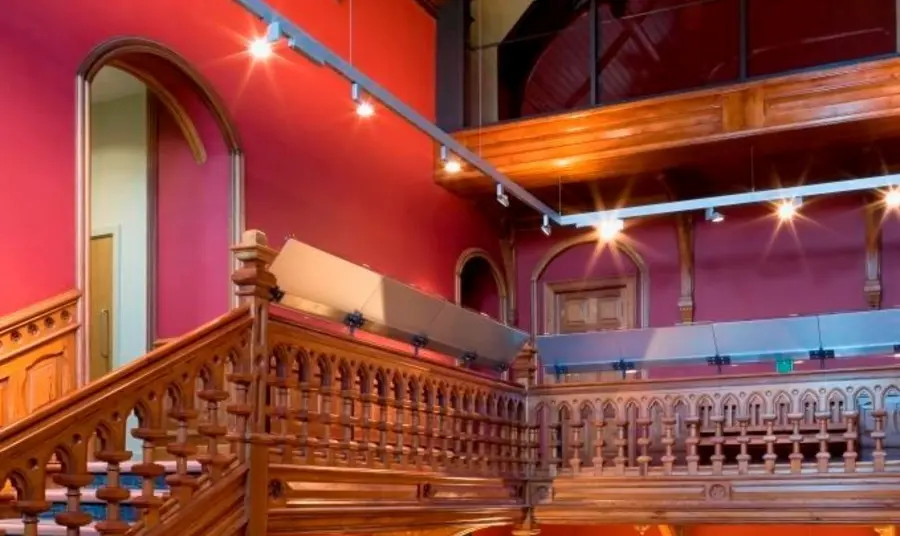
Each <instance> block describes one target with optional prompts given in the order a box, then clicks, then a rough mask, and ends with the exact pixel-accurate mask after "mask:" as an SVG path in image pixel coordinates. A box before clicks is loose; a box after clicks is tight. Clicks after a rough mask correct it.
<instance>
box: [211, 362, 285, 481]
mask: <svg viewBox="0 0 900 536" xmlns="http://www.w3.org/2000/svg"><path fill="white" fill-rule="evenodd" d="M224 372H225V371H224V368H222V366H221V364H218V365H217V366H216V367H215V368H214V369H213V371H212V372H211V375H212V377H211V378H207V379H206V381H207V385H205V386H204V389H202V390H201V391H200V392H199V393H197V397H198V398H200V400H202V401H204V402H205V403H206V422H203V423H201V424H200V425H199V426H198V427H197V432H198V433H199V434H200V435H202V436H204V437H205V438H206V452H205V453H203V454H201V455H199V456H198V457H197V460H198V461H199V462H200V464H201V465H202V466H203V469H204V471H205V472H206V474H208V475H209V476H210V478H211V479H212V481H213V482H216V481H218V480H219V478H220V477H221V476H222V472H223V471H224V470H225V468H226V467H227V466H228V465H229V464H230V463H231V461H232V460H233V457H232V456H230V455H228V454H223V453H222V452H220V450H219V445H220V443H221V442H222V439H223V438H224V437H225V436H226V435H227V434H228V427H227V426H225V425H224V424H222V423H220V422H219V416H220V415H221V412H220V409H221V408H220V406H221V404H222V402H225V401H226V400H228V391H226V390H225V389H224V377H223V375H224ZM281 396H282V402H281V404H280V405H279V407H280V408H281V409H282V413H281V415H283V416H286V415H287V412H288V407H287V400H286V399H287V392H286V389H283V390H282V393H281ZM284 421H285V419H284V418H282V426H283V429H284V431H285V432H286V431H287V424H286V423H285V422H284ZM284 435H286V434H284ZM287 450H290V448H289V447H288V448H287Z"/></svg>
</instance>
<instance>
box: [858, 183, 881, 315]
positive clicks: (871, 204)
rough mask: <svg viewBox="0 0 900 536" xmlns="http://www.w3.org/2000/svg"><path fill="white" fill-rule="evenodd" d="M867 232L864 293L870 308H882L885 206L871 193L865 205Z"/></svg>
mask: <svg viewBox="0 0 900 536" xmlns="http://www.w3.org/2000/svg"><path fill="white" fill-rule="evenodd" d="M863 217H864V218H865V233H866V282H865V284H864V285H863V293H864V294H865V297H866V304H867V305H868V306H869V309H881V289H882V287H881V220H882V218H883V217H884V207H883V205H882V203H881V201H880V200H876V199H874V197H873V196H871V195H869V196H866V197H865V204H864V207H863Z"/></svg>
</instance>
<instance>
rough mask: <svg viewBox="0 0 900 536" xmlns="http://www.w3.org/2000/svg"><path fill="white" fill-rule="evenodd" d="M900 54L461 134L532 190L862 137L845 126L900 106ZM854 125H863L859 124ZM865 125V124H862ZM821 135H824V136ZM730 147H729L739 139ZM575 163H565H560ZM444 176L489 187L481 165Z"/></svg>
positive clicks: (450, 181) (449, 181) (467, 187)
mask: <svg viewBox="0 0 900 536" xmlns="http://www.w3.org/2000/svg"><path fill="white" fill-rule="evenodd" d="M898 76H900V59H898V58H891V59H885V60H880V61H870V62H863V63H857V64H854V65H847V66H841V67H836V68H832V69H822V70H810V71H806V72H801V73H795V74H791V75H787V76H780V77H774V78H769V79H765V80H758V81H753V82H747V83H741V84H735V85H732V86H727V87H716V88H708V89H702V90H698V91H690V92H685V93H679V94H674V95H667V96H662V97H655V98H649V99H641V100H638V101H634V102H628V103H622V104H615V105H610V106H602V107H598V108H592V109H589V110H578V111H574V112H568V113H560V114H555V115H551V116H545V117H537V118H532V119H525V120H518V121H510V122H505V123H501V124H496V125H489V126H486V127H480V128H478V129H468V130H464V131H461V132H457V133H454V136H455V137H456V139H457V140H459V141H460V143H462V144H463V145H465V146H467V147H469V148H474V147H477V148H478V154H479V156H481V158H483V159H485V160H486V161H488V162H490V163H491V165H493V166H494V167H495V168H496V169H497V170H498V171H500V172H501V173H503V174H505V175H506V176H507V177H509V178H510V179H512V180H514V181H515V182H516V183H518V184H519V185H520V186H522V187H523V188H526V189H530V188H539V187H542V186H551V185H553V186H556V185H557V184H558V183H559V181H560V180H562V181H564V182H581V181H585V182H586V181H591V182H593V181H596V180H598V179H602V178H605V177H622V176H629V175H632V174H638V173H647V172H651V171H662V170H665V169H670V168H672V167H676V166H683V165H689V164H691V163H695V162H701V161H703V160H704V159H705V158H706V153H705V152H704V151H703V149H702V148H699V147H698V146H701V147H702V146H703V145H708V144H713V143H719V142H728V141H732V140H742V139H743V140H747V141H746V142H740V141H739V142H737V145H736V146H739V147H741V148H743V147H745V146H746V145H748V144H749V143H750V141H749V140H750V138H752V137H757V136H760V135H778V134H780V133H784V132H788V131H797V130H802V129H809V128H813V127H822V126H829V127H832V128H826V129H820V130H817V131H816V134H815V137H816V138H819V139H820V140H822V141H823V142H824V140H826V139H828V137H830V136H832V135H834V136H835V137H834V138H833V139H835V140H839V139H846V138H847V137H848V136H850V137H851V139H852V136H853V132H850V131H849V130H848V129H847V128H834V127H833V126H836V125H840V124H850V123H853V122H862V121H868V122H870V123H872V122H876V121H881V122H880V123H879V125H881V126H882V127H884V128H891V129H892V128H893V127H892V126H891V125H889V124H888V123H887V121H885V120H886V119H889V118H891V117H894V116H896V115H898V114H900V99H898V96H900V84H897V78H898ZM854 132H855V131H854ZM860 132H862V129H860ZM817 143H818V141H817ZM736 146H730V147H736ZM562 162H565V163H566V165H565V166H562V167H561V165H560V164H561V163H562ZM435 180H436V181H437V182H438V183H440V184H441V185H443V186H445V187H447V188H449V189H452V190H454V191H458V192H464V193H472V194H475V193H479V194H480V193H485V194H486V193H488V192H489V191H490V190H492V189H493V188H494V184H493V182H492V181H487V180H484V178H483V175H481V174H480V173H478V172H476V171H475V170H473V169H464V170H462V171H461V172H459V173H454V174H448V173H446V172H445V171H444V170H443V169H442V168H441V167H440V166H439V165H438V163H436V164H435Z"/></svg>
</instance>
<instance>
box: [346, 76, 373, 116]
mask: <svg viewBox="0 0 900 536" xmlns="http://www.w3.org/2000/svg"><path fill="white" fill-rule="evenodd" d="M350 98H352V99H353V102H355V103H356V115H358V116H360V117H372V116H373V115H375V107H374V106H372V103H371V102H369V99H367V98H365V97H364V96H363V94H362V90H361V89H360V87H359V84H357V83H356V82H353V84H351V85H350Z"/></svg>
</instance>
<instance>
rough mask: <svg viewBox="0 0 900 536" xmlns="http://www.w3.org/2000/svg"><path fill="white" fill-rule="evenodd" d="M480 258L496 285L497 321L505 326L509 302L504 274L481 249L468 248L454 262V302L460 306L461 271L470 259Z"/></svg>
mask: <svg viewBox="0 0 900 536" xmlns="http://www.w3.org/2000/svg"><path fill="white" fill-rule="evenodd" d="M475 258H480V259H484V260H485V262H487V263H488V265H489V266H490V267H491V274H492V275H493V276H494V282H495V283H496V284H497V294H499V296H498V297H499V300H500V303H499V304H498V312H499V314H500V318H499V319H498V320H499V321H500V322H502V323H504V324H507V323H508V318H509V317H508V315H507V313H508V300H509V287H508V286H507V284H506V278H505V277H504V275H503V274H504V272H502V271H501V270H500V267H499V266H497V263H496V262H494V260H493V259H492V258H491V256H490V255H489V254H488V252H487V251H485V250H483V249H481V248H469V249H467V250H465V251H463V252H462V253H461V254H460V256H459V259H457V260H456V270H455V276H454V282H455V284H454V301H456V304H457V305H462V273H463V269H464V268H465V267H466V263H467V262H469V261H470V260H472V259H475Z"/></svg>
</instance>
